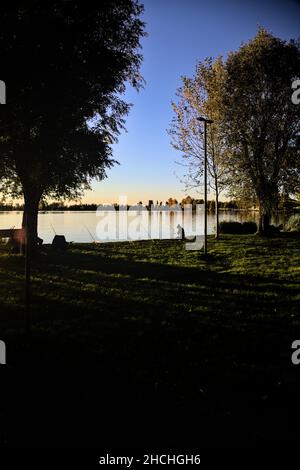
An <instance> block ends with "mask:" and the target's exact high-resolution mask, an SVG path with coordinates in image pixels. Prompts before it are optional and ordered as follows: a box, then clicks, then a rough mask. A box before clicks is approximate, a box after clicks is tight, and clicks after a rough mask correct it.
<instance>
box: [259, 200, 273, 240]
mask: <svg viewBox="0 0 300 470" xmlns="http://www.w3.org/2000/svg"><path fill="white" fill-rule="evenodd" d="M270 221H271V211H270V209H268V208H267V207H266V205H265V203H264V202H263V201H259V226H258V233H259V234H260V235H267V234H268V232H269V226H270Z"/></svg>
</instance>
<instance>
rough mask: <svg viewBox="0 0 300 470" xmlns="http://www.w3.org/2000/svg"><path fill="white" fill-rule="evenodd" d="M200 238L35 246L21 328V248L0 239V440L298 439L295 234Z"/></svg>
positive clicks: (299, 311)
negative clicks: (27, 328) (202, 241)
mask: <svg viewBox="0 0 300 470" xmlns="http://www.w3.org/2000/svg"><path fill="white" fill-rule="evenodd" d="M208 249H209V255H208V257H207V259H204V258H203V256H201V254H199V252H194V251H186V250H185V245H184V243H182V242H178V241H140V242H128V243H127V242H126V243H109V244H108V243H107V244H74V245H71V246H70V248H69V250H68V251H67V252H65V253H56V252H54V251H53V250H52V249H51V247H45V248H44V250H43V252H42V253H41V254H39V255H38V257H37V258H36V260H35V261H34V265H33V273H32V274H33V282H32V296H33V298H32V302H33V307H32V320H33V327H32V332H31V337H30V338H29V339H28V338H26V336H25V334H24V307H23V297H24V295H23V272H24V260H23V259H22V257H21V256H18V255H11V254H8V253H7V252H6V251H5V247H4V246H2V247H1V249H0V289H1V314H0V339H2V340H5V341H6V344H7V362H8V366H9V367H6V368H5V370H4V369H3V368H2V370H1V375H3V377H4V379H3V382H2V383H4V384H5V386H4V390H2V392H3V393H4V396H3V398H2V400H1V402H0V421H1V422H2V423H3V425H2V426H1V430H0V438H1V439H2V445H4V446H14V445H15V446H18V445H20V443H22V444H23V445H25V444H26V445H27V446H42V445H43V446H47V445H48V446H53V445H57V446H65V445H69V446H72V445H77V446H80V445H82V446H88V445H95V444H96V443H98V444H99V442H100V440H101V442H102V443H103V442H104V443H108V444H111V442H114V443H115V444H116V445H117V444H118V445H119V444H124V445H125V444H128V443H129V444H130V445H132V446H138V445H145V443H150V442H151V443H153V444H155V445H162V444H164V445H175V446H180V445H186V444H190V445H199V446H201V444H202V445H224V446H226V445H227V446H228V445H233V446H234V445H237V444H239V445H248V444H249V445H250V444H254V443H255V444H259V443H262V442H265V441H268V440H274V439H279V440H283V439H286V440H289V439H295V440H299V437H300V431H299V420H300V406H299V398H298V397H299V392H300V388H299V384H300V380H299V379H300V365H299V366H295V365H293V364H292V362H291V354H292V349H291V344H292V342H293V341H294V340H295V339H300V308H299V305H300V238H297V237H292V236H291V237H283V238H272V239H265V238H260V237H257V236H255V235H243V236H237V235H236V236H235V235H223V236H222V237H221V239H220V241H218V242H217V241H215V240H214V239H213V238H209V244H208ZM0 367H1V366H0ZM20 398H21V399H20ZM28 420H30V421H31V423H34V426H35V430H36V431H35V432H33V433H30V434H29V435H28V434H27V433H26V423H28ZM150 426H151V429H152V428H153V426H154V431H152V430H151V431H150ZM132 428H133V431H129V429H132ZM95 429H96V431H95ZM24 443H25V444H24Z"/></svg>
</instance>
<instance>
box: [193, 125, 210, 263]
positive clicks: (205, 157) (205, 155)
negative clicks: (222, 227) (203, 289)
mask: <svg viewBox="0 0 300 470" xmlns="http://www.w3.org/2000/svg"><path fill="white" fill-rule="evenodd" d="M197 120H198V121H201V122H204V255H207V132H206V131H207V124H212V123H213V122H214V121H212V120H211V119H206V118H204V117H202V116H199V117H198V118H197Z"/></svg>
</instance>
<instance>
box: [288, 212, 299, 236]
mask: <svg viewBox="0 0 300 470" xmlns="http://www.w3.org/2000/svg"><path fill="white" fill-rule="evenodd" d="M285 230H286V231H287V232H299V233H300V214H295V215H292V217H290V218H289V220H288V221H287V224H286V226H285Z"/></svg>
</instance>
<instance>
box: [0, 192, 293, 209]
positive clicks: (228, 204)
mask: <svg viewBox="0 0 300 470" xmlns="http://www.w3.org/2000/svg"><path fill="white" fill-rule="evenodd" d="M186 204H190V205H191V206H192V208H193V209H196V206H197V205H198V204H200V205H201V204H204V200H203V199H195V198H192V197H190V196H187V197H186V198H183V199H182V200H181V201H180V202H179V201H178V200H177V199H175V198H171V197H170V198H169V199H168V200H167V201H165V202H162V201H156V202H154V201H153V200H152V199H150V200H149V201H148V203H147V204H143V201H139V202H138V203H137V204H134V205H127V206H121V207H120V206H119V204H118V203H114V204H65V203H63V202H51V203H45V202H42V203H41V204H40V205H39V210H40V211H91V212H96V211H97V209H99V210H103V211H105V210H112V209H113V210H117V211H118V210H120V209H121V210H128V209H131V210H142V209H148V210H150V208H152V209H153V210H169V209H170V207H172V208H173V209H174V210H176V209H177V210H178V209H180V208H183V207H184V205H186ZM23 207H24V206H23V204H13V203H9V204H0V211H23ZM207 207H208V211H209V212H215V209H216V203H215V200H209V201H207ZM297 208H299V202H298V201H296V200H293V199H289V200H288V201H285V202H284V203H283V202H282V203H281V204H280V206H279V207H278V209H280V210H289V209H292V210H295V209H297ZM219 209H221V210H222V209H223V210H258V207H257V204H256V202H255V201H236V200H230V201H219Z"/></svg>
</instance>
